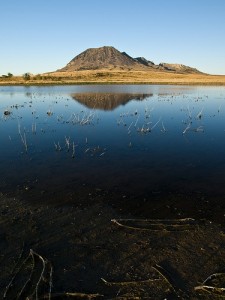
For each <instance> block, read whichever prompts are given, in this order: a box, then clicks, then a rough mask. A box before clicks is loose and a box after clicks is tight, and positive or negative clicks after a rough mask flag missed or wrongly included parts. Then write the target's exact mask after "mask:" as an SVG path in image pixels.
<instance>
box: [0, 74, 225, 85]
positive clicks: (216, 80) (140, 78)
mask: <svg viewBox="0 0 225 300" xmlns="http://www.w3.org/2000/svg"><path fill="white" fill-rule="evenodd" d="M90 83H96V84H97V83H101V84H112V83H118V84H135V83H138V84H179V85H225V75H207V74H180V73H172V72H171V73H169V72H162V71H161V72H160V71H152V72H150V71H129V70H113V71H112V70H89V71H75V72H54V73H45V74H42V75H36V76H35V75H34V76H31V78H30V80H24V78H23V77H19V76H18V77H12V78H0V85H16V84H25V85H41V84H90Z"/></svg>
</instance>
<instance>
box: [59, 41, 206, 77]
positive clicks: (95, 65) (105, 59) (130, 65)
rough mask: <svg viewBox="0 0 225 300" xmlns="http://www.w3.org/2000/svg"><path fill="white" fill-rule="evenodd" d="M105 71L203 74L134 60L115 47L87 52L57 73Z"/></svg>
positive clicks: (141, 58)
mask: <svg viewBox="0 0 225 300" xmlns="http://www.w3.org/2000/svg"><path fill="white" fill-rule="evenodd" d="M103 69H107V70H133V71H136V70H143V71H165V72H175V73H201V72H200V71H198V70H197V69H195V68H192V67H188V66H185V65H181V64H169V63H160V64H159V65H155V64H154V63H153V62H152V61H149V60H147V59H146V58H144V57H137V58H133V57H131V56H130V55H128V54H127V53H126V52H120V51H118V50H117V49H115V48H114V47H108V46H104V47H100V48H90V49H87V50H85V51H84V52H82V53H80V54H79V55H77V56H76V57H74V58H73V59H72V60H71V61H70V62H69V63H68V64H67V65H66V66H65V67H64V68H62V69H59V70H57V72H74V71H82V70H103Z"/></svg>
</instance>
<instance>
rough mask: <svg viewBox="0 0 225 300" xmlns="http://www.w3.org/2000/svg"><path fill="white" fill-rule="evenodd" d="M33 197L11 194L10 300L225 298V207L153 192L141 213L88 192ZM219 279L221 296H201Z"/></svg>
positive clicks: (5, 217)
mask: <svg viewBox="0 0 225 300" xmlns="http://www.w3.org/2000/svg"><path fill="white" fill-rule="evenodd" d="M33 196H34V198H33V201H31V199H32V190H28V191H26V193H25V194H24V192H23V197H22V194H20V195H19V194H18V195H17V197H16V198H15V197H10V195H9V194H8V195H7V196H6V195H3V194H2V195H1V210H0V213H1V231H0V236H1V242H0V249H1V250H0V251H1V252H0V253H1V260H0V266H1V267H0V268H1V275H0V291H1V298H3V295H4V293H5V295H6V296H5V298H6V299H16V297H17V296H18V295H20V294H21V299H26V297H30V298H31V299H36V298H35V297H36V294H35V289H36V288H37V291H38V299H46V298H47V299H48V297H49V291H51V293H50V294H51V298H52V299H218V297H220V296H221V297H222V293H223V292H221V290H220V288H221V287H223V286H224V283H225V273H224V272H225V268H224V265H225V234H224V230H225V224H224V222H223V214H222V212H223V211H225V208H224V205H223V201H222V199H216V198H215V199H214V200H212V199H210V201H209V200H207V198H205V197H204V196H203V195H199V194H197V195H181V194H177V195H174V194H171V195H159V194H157V195H154V194H153V195H152V197H151V200H150V201H147V200H143V201H141V202H139V203H138V205H137V199H132V197H131V196H129V195H124V194H123V193H122V194H119V193H118V192H112V191H107V190H101V189H99V188H93V187H87V186H83V187H82V188H81V189H80V190H79V191H77V192H76V193H72V192H68V193H67V194H66V195H65V194H64V195H62V194H60V193H57V191H56V195H55V196H54V195H51V194H48V193H47V192H46V194H43V195H42V196H40V198H38V197H37V194H36V193H35V195H33ZM193 199H194V201H193ZM188 201H189V202H190V205H186V204H187V203H188ZM31 251H32V252H31ZM42 260H44V262H45V265H44V266H45V269H44V271H43V261H42ZM50 271H52V273H51V272H50ZM42 272H43V276H42V275H41V274H42ZM215 273H216V274H217V273H219V274H220V275H219V277H218V278H217V277H216V278H213V279H210V280H208V282H207V284H208V285H210V286H215V287H218V288H219V289H218V290H215V291H214V290H210V291H209V292H208V291H207V290H203V289H201V286H202V284H203V282H204V280H206V279H207V278H208V277H209V276H210V275H212V274H215ZM50 274H51V276H50ZM40 278H41V281H40V283H38V282H39V279H40ZM28 279H30V281H29V282H28V283H27V280H28ZM10 283H11V284H10ZM24 286H25V288H24ZM50 286H51V289H50ZM198 286H200V289H196V287H198ZM32 297H33V298H32Z"/></svg>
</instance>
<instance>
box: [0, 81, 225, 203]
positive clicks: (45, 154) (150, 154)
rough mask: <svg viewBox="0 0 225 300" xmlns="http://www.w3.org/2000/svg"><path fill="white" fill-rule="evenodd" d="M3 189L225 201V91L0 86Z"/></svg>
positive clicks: (188, 88)
mask: <svg viewBox="0 0 225 300" xmlns="http://www.w3.org/2000/svg"><path fill="white" fill-rule="evenodd" d="M0 116H1V118H0V157H1V159H0V168H1V172H0V191H2V192H3V193H11V194H12V193H15V194H16V193H17V192H18V191H20V192H21V191H23V192H24V193H26V191H28V190H33V192H34V194H35V193H37V194H38V193H41V195H42V194H43V195H44V193H45V192H47V193H49V192H51V193H52V194H54V192H55V193H62V194H63V193H65V192H67V191H68V190H71V191H73V192H76V191H79V189H81V187H84V186H91V187H93V188H97V189H104V190H114V189H115V190H117V191H118V192H119V193H121V194H129V195H133V196H134V197H137V199H138V198H139V197H148V196H149V195H150V194H152V193H153V194H154V193H162V192H164V193H177V192H179V193H184V194H185V193H192V192H197V193H198V192H200V193H203V194H207V195H219V196H221V195H224V194H225V88H224V87H183V86H157V85H156V86H149V85H144V86H143V85H132V86H126V85H123V86H119V85H110V86H101V85H94V86H91V85H89V86H57V87H52V86H51V87H0Z"/></svg>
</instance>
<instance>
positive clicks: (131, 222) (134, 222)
mask: <svg viewBox="0 0 225 300" xmlns="http://www.w3.org/2000/svg"><path fill="white" fill-rule="evenodd" d="M111 222H112V223H114V224H115V225H117V226H119V227H123V228H127V229H133V230H143V231H148V230H149V231H162V230H164V231H189V230H194V229H196V227H197V226H198V225H200V224H201V223H202V221H196V220H195V219H192V218H185V219H174V220H167V219H155V220H154V219H112V220H111Z"/></svg>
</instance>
